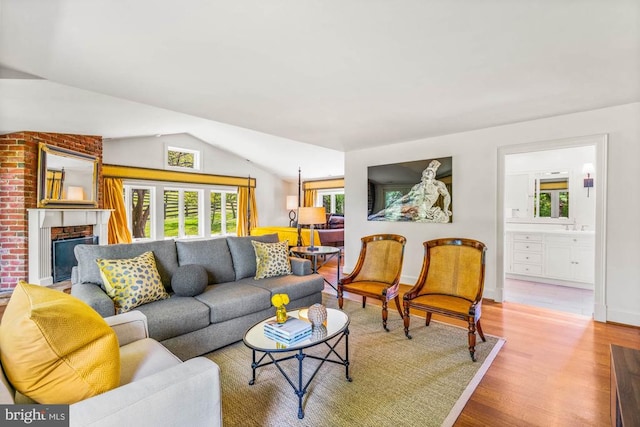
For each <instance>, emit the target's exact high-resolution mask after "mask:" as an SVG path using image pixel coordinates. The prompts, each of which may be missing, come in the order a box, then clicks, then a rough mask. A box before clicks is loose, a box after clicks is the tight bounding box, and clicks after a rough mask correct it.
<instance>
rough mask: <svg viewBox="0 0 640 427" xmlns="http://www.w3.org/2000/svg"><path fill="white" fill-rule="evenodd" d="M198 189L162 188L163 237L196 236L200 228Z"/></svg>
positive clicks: (199, 192) (200, 233)
mask: <svg viewBox="0 0 640 427" xmlns="http://www.w3.org/2000/svg"><path fill="white" fill-rule="evenodd" d="M200 194H201V191H200V190H195V189H186V188H177V189H173V188H168V189H165V190H164V200H163V201H164V237H165V238H167V237H197V236H202V235H203V233H202V232H201V230H200V224H201V221H200V205H201V201H200V198H201V197H200Z"/></svg>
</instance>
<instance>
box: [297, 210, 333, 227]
mask: <svg viewBox="0 0 640 427" xmlns="http://www.w3.org/2000/svg"><path fill="white" fill-rule="evenodd" d="M325 222H327V215H326V213H325V210H324V208H323V207H322V208H313V207H307V208H299V209H298V224H303V225H314V224H324V223H325Z"/></svg>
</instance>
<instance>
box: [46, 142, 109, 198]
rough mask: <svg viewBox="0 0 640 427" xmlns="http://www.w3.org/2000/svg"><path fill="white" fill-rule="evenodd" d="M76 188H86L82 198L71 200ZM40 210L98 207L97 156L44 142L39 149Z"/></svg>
mask: <svg viewBox="0 0 640 427" xmlns="http://www.w3.org/2000/svg"><path fill="white" fill-rule="evenodd" d="M89 177H90V178H91V179H90V180H89V179H88V178H89ZM72 187H74V188H75V189H76V190H77V189H78V188H81V189H82V191H81V193H82V195H81V197H82V198H81V199H77V198H68V192H69V189H71V188H72ZM38 207H39V208H88V207H94V208H95V207H98V159H97V157H95V156H90V155H88V154H83V153H78V152H76V151H72V150H67V149H64V148H60V147H55V146H53V145H47V144H45V143H42V142H41V143H40V146H39V150H38Z"/></svg>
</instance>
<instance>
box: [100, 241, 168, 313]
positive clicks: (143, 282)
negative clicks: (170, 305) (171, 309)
mask: <svg viewBox="0 0 640 427" xmlns="http://www.w3.org/2000/svg"><path fill="white" fill-rule="evenodd" d="M96 264H98V268H99V269H100V274H101V275H102V281H103V282H104V286H105V288H106V290H107V295H109V297H110V298H111V299H112V300H113V303H114V304H115V308H116V314H121V313H126V312H127V311H131V310H133V309H134V308H136V307H138V306H139V305H142V304H147V303H150V302H154V301H158V300H161V299H166V298H169V294H168V293H167V291H166V290H165V288H164V286H163V285H162V280H161V279H160V274H159V273H158V269H157V268H156V261H155V258H154V256H153V252H145V253H143V254H142V255H140V256H137V257H134V258H129V259H100V258H99V259H97V260H96Z"/></svg>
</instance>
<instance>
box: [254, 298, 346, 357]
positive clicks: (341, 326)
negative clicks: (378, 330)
mask: <svg viewBox="0 0 640 427" xmlns="http://www.w3.org/2000/svg"><path fill="white" fill-rule="evenodd" d="M306 311H307V309H306V308H304V309H300V310H294V311H290V312H287V315H288V316H290V317H297V318H298V319H302V320H306ZM275 318H276V317H275V316H273V317H270V318H268V319H265V320H263V321H262V322H259V323H257V324H255V325H254V326H252V327H251V328H250V329H249V330H248V331H247V333H246V334H245V335H244V338H243V339H242V340H243V341H244V343H245V345H246V346H247V347H249V348H251V349H253V350H259V351H265V352H274V351H291V350H299V349H302V348H307V347H311V346H314V345H317V344H319V343H321V342H325V341H327V340H330V339H331V338H333V337H335V336H337V335H338V334H340V333H342V332H344V330H345V329H347V326H349V316H348V315H347V314H346V313H345V312H343V311H341V310H336V309H335V308H327V321H326V325H323V326H324V327H320V328H316V329H314V330H312V331H311V336H310V337H308V338H306V339H303V340H301V341H298V342H296V343H294V344H284V343H281V342H278V341H276V340H274V339H272V338H269V337H267V336H265V334H264V325H265V323H267V322H269V321H273V320H274V319H275Z"/></svg>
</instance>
